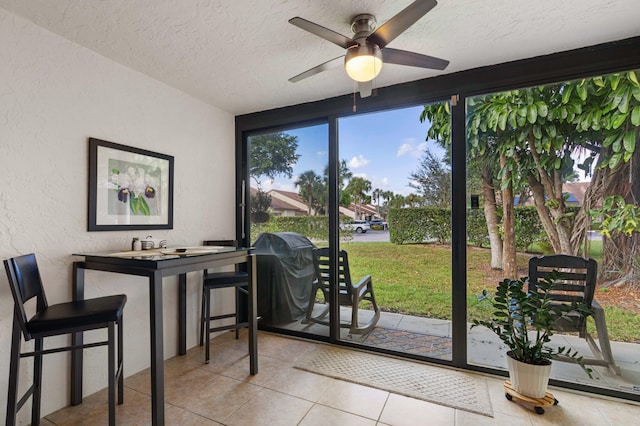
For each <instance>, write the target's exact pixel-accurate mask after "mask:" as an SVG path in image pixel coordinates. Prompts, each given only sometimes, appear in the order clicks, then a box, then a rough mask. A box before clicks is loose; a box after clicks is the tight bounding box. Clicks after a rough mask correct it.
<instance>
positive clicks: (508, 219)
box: [500, 153, 518, 279]
mask: <svg viewBox="0 0 640 426" xmlns="http://www.w3.org/2000/svg"><path fill="white" fill-rule="evenodd" d="M506 164H507V157H506V156H505V155H504V154H502V153H501V154H500V167H501V168H502V169H504V168H505V165H506ZM502 187H503V188H504V189H503V190H502V228H503V230H504V243H503V246H502V262H503V263H502V266H503V268H502V269H503V271H504V274H505V277H506V278H512V279H517V278H518V264H517V263H516V235H515V229H516V227H515V216H514V211H513V185H512V183H511V171H507V172H505V173H504V174H503V176H502Z"/></svg>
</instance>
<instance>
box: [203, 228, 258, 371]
mask: <svg viewBox="0 0 640 426" xmlns="http://www.w3.org/2000/svg"><path fill="white" fill-rule="evenodd" d="M203 244H204V245H205V246H225V247H237V246H238V242H237V241H235V240H207V241H204V242H203ZM248 286H249V274H248V273H247V272H246V271H242V270H240V266H239V265H236V268H235V271H231V272H213V273H211V272H209V271H206V270H205V271H204V276H203V279H202V307H201V311H200V346H202V345H203V344H204V343H205V341H206V346H205V349H204V354H205V355H204V362H205V363H206V364H208V363H209V341H210V337H211V333H214V332H216V331H223V330H235V331H236V339H237V338H238V331H239V329H240V328H242V327H249V321H248V320H246V319H243V318H242V315H241V295H243V294H244V295H247V296H248ZM227 287H233V288H235V289H236V309H235V312H231V313H227V314H223V315H215V316H211V290H216V289H220V288H227ZM224 318H235V323H234V324H229V325H222V326H219V327H213V328H211V325H210V323H211V321H214V320H219V319H224ZM204 336H206V339H205V337H204Z"/></svg>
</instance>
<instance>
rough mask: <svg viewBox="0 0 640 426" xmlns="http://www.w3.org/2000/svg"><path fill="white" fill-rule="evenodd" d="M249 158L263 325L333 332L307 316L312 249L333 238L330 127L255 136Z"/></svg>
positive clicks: (252, 227)
mask: <svg viewBox="0 0 640 426" xmlns="http://www.w3.org/2000/svg"><path fill="white" fill-rule="evenodd" d="M247 161H248V169H249V184H248V185H247V184H245V188H248V189H246V190H248V191H249V192H250V194H249V208H248V212H247V213H248V214H247V216H248V218H249V220H250V222H251V225H250V240H251V245H252V246H253V247H255V250H254V251H255V253H256V254H257V255H258V256H257V259H258V315H259V316H260V326H261V327H263V328H268V329H276V330H277V329H282V330H288V331H290V332H294V333H302V334H317V335H324V336H328V335H329V333H328V328H327V327H314V326H313V324H309V322H308V320H307V310H308V307H309V301H310V299H311V297H312V296H311V293H312V287H313V283H314V279H315V274H314V267H313V249H314V248H315V247H316V246H322V245H326V244H327V242H328V240H329V227H328V223H329V222H328V216H327V209H328V188H327V178H328V175H327V173H328V126H327V125H326V124H321V125H315V126H307V127H297V128H290V129H286V130H278V131H270V132H263V133H258V134H254V135H251V136H250V137H249V138H248V156H247Z"/></svg>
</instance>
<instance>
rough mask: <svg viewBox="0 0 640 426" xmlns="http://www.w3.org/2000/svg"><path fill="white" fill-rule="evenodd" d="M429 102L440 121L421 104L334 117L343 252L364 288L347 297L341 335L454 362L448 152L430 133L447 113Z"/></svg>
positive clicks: (372, 345) (445, 123) (352, 340)
mask: <svg viewBox="0 0 640 426" xmlns="http://www.w3.org/2000/svg"><path fill="white" fill-rule="evenodd" d="M429 108H432V109H434V110H437V111H438V115H437V117H435V116H434V117H430V116H427V115H424V116H423V114H424V112H425V108H424V107H423V106H416V107H410V108H402V109H394V110H389V111H383V112H378V113H372V114H362V115H358V116H353V117H348V118H341V119H339V120H338V155H339V159H338V162H339V179H338V186H339V188H338V189H339V201H340V205H339V206H338V208H339V211H340V215H339V218H340V219H339V222H340V230H341V231H340V239H339V249H340V251H341V252H342V253H344V254H346V256H347V257H346V258H344V260H345V263H346V260H347V259H348V268H349V272H350V279H351V286H353V288H354V289H355V288H358V287H356V286H358V284H360V285H363V286H364V287H362V289H360V290H354V291H353V294H352V296H351V297H344V296H342V297H341V305H342V306H341V308H340V323H341V328H340V330H341V333H340V338H341V339H342V340H343V341H345V342H350V343H354V344H358V345H364V346H367V347H369V348H372V349H376V350H381V351H389V352H394V353H402V354H404V355H406V356H410V357H427V358H435V359H442V360H451V348H452V341H451V306H452V291H451V288H452V287H451V282H452V278H451V270H452V268H451V168H450V156H449V152H450V151H449V148H448V142H445V143H439V142H438V141H436V140H434V139H433V138H432V137H430V136H429V135H428V133H429V129H430V128H431V127H433V126H434V124H435V125H439V126H450V114H449V107H448V104H433V105H430V106H429ZM436 120H437V123H435V121H436ZM432 121H434V122H432ZM346 267H347V265H343V266H342V269H341V270H344V268H346ZM367 277H370V278H369V279H368V281H367ZM344 278H349V277H344ZM343 284H344V283H343ZM344 285H346V284H344ZM367 286H368V287H369V290H368V291H367V290H366V287H367ZM346 291H348V289H343V290H342V292H343V293H344V292H346ZM358 291H359V292H360V293H359V294H360V295H361V296H362V299H363V300H362V301H360V302H359V303H358V300H357V299H358ZM374 302H375V303H374ZM356 303H357V304H358V315H357V316H356V319H354V315H353V310H354V309H355V306H356ZM354 322H357V323H356V324H354Z"/></svg>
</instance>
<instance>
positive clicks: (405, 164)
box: [262, 106, 443, 195]
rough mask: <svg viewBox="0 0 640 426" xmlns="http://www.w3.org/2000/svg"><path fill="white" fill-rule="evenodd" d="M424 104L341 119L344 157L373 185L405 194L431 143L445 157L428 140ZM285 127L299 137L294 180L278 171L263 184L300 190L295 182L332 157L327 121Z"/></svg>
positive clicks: (435, 150) (318, 171)
mask: <svg viewBox="0 0 640 426" xmlns="http://www.w3.org/2000/svg"><path fill="white" fill-rule="evenodd" d="M421 112H422V106H417V107H411V108H403V109H395V110H392V111H385V112H378V113H373V114H363V115H358V116H354V117H348V118H343V119H340V121H339V123H338V129H339V141H340V147H339V152H340V159H344V160H346V161H347V163H348V164H349V169H350V170H351V172H352V173H353V174H354V176H361V177H364V178H366V179H367V180H369V181H370V182H371V186H372V189H375V188H379V189H382V190H384V191H393V192H394V193H396V194H402V195H407V194H409V193H411V192H415V191H412V189H411V188H410V187H409V174H410V173H411V172H413V171H415V170H417V168H418V165H419V162H420V157H421V156H422V153H423V152H424V150H425V149H429V150H430V151H431V152H432V153H433V154H435V155H436V156H437V157H439V158H441V157H442V153H443V151H442V149H441V148H440V147H439V146H437V144H436V143H435V142H433V141H428V142H427V141H425V138H426V133H427V129H428V123H420V113H421ZM286 133H288V134H290V135H296V136H297V137H298V154H299V155H300V158H299V159H298V162H297V163H296V164H295V166H294V167H293V178H292V179H291V180H289V179H286V178H283V177H277V178H276V180H275V181H274V182H266V181H263V182H262V183H263V187H264V189H266V190H269V189H282V190H286V191H293V192H297V191H298V189H297V188H296V187H295V185H294V182H295V180H296V178H297V176H299V175H300V174H301V173H303V172H305V171H307V170H313V171H314V172H316V174H318V175H322V174H323V173H324V168H325V167H326V165H327V163H328V144H327V134H328V126H326V125H319V126H312V127H306V128H300V129H295V130H287V131H286Z"/></svg>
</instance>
